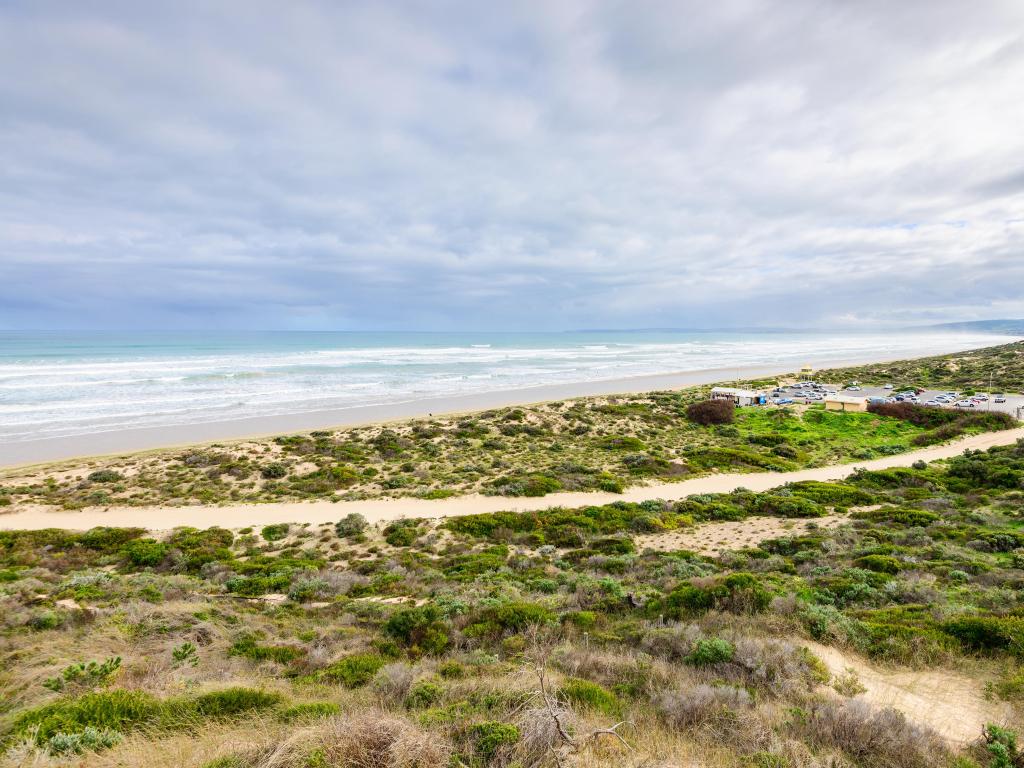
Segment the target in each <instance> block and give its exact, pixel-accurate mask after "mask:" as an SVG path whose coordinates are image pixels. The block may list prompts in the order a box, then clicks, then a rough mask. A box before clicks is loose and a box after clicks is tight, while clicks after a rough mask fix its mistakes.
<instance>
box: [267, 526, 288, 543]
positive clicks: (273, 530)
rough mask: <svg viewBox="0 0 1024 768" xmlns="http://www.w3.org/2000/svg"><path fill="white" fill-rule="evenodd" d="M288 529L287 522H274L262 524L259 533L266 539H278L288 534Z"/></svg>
mask: <svg viewBox="0 0 1024 768" xmlns="http://www.w3.org/2000/svg"><path fill="white" fill-rule="evenodd" d="M290 529H291V526H290V525H289V524H288V523H274V524H273V525H265V526H263V530H262V531H260V535H262V536H263V538H264V539H266V540H267V541H280V540H281V539H283V538H285V537H286V536H287V535H288V531H289V530H290Z"/></svg>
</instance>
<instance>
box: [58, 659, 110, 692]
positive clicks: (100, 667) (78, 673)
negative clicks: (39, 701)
mask: <svg viewBox="0 0 1024 768" xmlns="http://www.w3.org/2000/svg"><path fill="white" fill-rule="evenodd" d="M120 668H121V657H120V656H111V657H110V658H109V659H107V660H106V661H104V662H102V663H99V662H95V661H90V662H88V663H78V664H70V665H68V666H66V667H64V669H63V670H62V671H61V673H60V675H58V676H57V677H50V678H47V679H46V680H44V681H43V687H44V688H48V689H49V690H51V691H56V692H58V693H60V692H62V691H64V690H65V689H68V688H72V689H79V690H81V689H89V688H100V687H102V686H105V685H108V684H109V683H110V681H111V680H112V679H113V677H114V675H116V674H117V671H118V670H119V669H120Z"/></svg>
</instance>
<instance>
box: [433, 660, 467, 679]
mask: <svg viewBox="0 0 1024 768" xmlns="http://www.w3.org/2000/svg"><path fill="white" fill-rule="evenodd" d="M437 674H439V675H440V676H441V677H443V678H444V679H445V680H461V679H462V678H464V677H465V676H466V668H465V667H464V666H462V664H460V663H459V662H457V661H455V660H454V659H449V660H448V661H442V662H441V663H440V664H438V666H437Z"/></svg>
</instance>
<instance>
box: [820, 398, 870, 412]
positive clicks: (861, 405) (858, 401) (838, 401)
mask: <svg viewBox="0 0 1024 768" xmlns="http://www.w3.org/2000/svg"><path fill="white" fill-rule="evenodd" d="M867 409H868V401H867V400H865V399H864V398H863V397H848V396H847V395H832V396H831V397H826V398H825V410H826V411H855V412H857V413H863V412H864V411H866V410H867Z"/></svg>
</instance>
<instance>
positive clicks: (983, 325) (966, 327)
mask: <svg viewBox="0 0 1024 768" xmlns="http://www.w3.org/2000/svg"><path fill="white" fill-rule="evenodd" d="M928 327H929V328H939V329H941V330H944V331H984V332H986V333H1005V334H1009V335H1011V336H1015V335H1021V336H1024V320H970V321H967V322H963V323H938V324H937V325H930V326H928Z"/></svg>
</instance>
